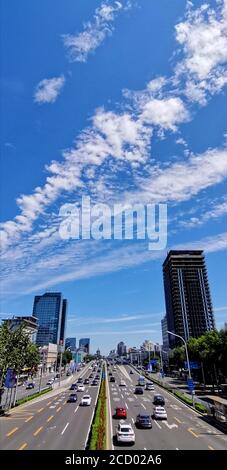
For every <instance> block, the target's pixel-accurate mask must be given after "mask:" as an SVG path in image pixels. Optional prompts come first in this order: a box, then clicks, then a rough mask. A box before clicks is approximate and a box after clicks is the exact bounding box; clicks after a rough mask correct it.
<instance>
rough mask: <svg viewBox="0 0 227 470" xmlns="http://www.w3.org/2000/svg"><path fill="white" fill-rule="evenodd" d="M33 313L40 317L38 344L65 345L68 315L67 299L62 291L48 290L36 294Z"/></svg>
mask: <svg viewBox="0 0 227 470" xmlns="http://www.w3.org/2000/svg"><path fill="white" fill-rule="evenodd" d="M32 315H33V316H34V317H36V318H37V319H38V323H39V326H38V332H37V337H36V344H38V345H39V346H45V345H46V344H49V343H51V344H57V345H60V344H61V345H62V346H63V345H64V334H65V326H66V315H67V301H66V299H63V298H62V294H61V293H60V292H46V293H45V294H43V295H36V296H35V299H34V305H33V313H32Z"/></svg>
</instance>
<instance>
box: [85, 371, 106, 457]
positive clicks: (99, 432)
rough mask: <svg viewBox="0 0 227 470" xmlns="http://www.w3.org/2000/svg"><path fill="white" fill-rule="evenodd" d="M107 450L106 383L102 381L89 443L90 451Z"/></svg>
mask: <svg viewBox="0 0 227 470" xmlns="http://www.w3.org/2000/svg"><path fill="white" fill-rule="evenodd" d="M105 448H106V382H105V380H102V383H101V387H100V391H99V397H98V401H97V405H96V410H95V415H94V419H93V424H92V428H91V435H90V439H89V443H88V450H105Z"/></svg>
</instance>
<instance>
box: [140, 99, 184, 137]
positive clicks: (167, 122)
mask: <svg viewBox="0 0 227 470" xmlns="http://www.w3.org/2000/svg"><path fill="white" fill-rule="evenodd" d="M141 119H142V120H143V121H144V122H146V123H149V124H153V125H155V126H160V127H162V128H163V129H170V130H172V131H175V130H176V124H179V123H182V122H184V121H187V120H188V119H189V113H188V111H187V110H186V108H185V105H184V103H183V101H182V100H181V99H180V98H177V97H174V98H166V99H161V100H158V99H151V100H150V101H148V102H147V103H146V104H145V105H144V106H143V111H142V115H141Z"/></svg>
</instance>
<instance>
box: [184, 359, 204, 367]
mask: <svg viewBox="0 0 227 470" xmlns="http://www.w3.org/2000/svg"><path fill="white" fill-rule="evenodd" d="M189 365H190V369H200V365H199V363H198V362H196V361H189ZM184 368H185V369H188V363H187V362H186V361H184Z"/></svg>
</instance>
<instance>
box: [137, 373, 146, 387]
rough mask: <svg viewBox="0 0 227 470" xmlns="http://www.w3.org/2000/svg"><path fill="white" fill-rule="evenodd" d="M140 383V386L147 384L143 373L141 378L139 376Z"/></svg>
mask: <svg viewBox="0 0 227 470" xmlns="http://www.w3.org/2000/svg"><path fill="white" fill-rule="evenodd" d="M138 385H139V386H140V387H144V386H145V378H144V377H143V375H140V376H139V378H138Z"/></svg>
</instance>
